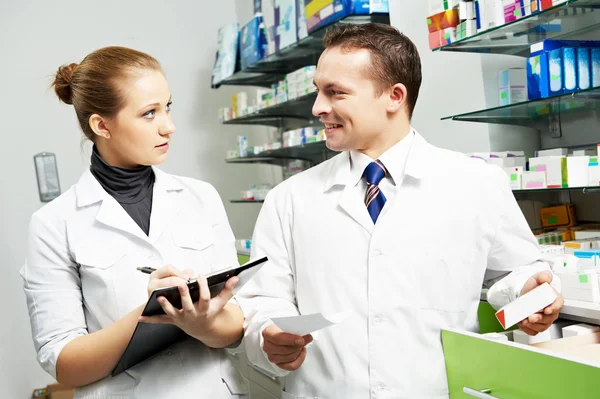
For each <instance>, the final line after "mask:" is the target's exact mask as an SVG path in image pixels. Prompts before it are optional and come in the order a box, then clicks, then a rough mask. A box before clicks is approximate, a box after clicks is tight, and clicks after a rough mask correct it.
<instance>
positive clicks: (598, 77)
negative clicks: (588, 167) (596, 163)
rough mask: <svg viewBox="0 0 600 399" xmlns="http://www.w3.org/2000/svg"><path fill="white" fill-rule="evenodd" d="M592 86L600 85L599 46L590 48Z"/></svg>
mask: <svg viewBox="0 0 600 399" xmlns="http://www.w3.org/2000/svg"><path fill="white" fill-rule="evenodd" d="M590 61H591V74H592V87H600V48H593V49H591V50H590ZM598 155H600V152H599V153H598Z"/></svg>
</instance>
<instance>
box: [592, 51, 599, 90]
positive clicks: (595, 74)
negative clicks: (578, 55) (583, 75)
mask: <svg viewBox="0 0 600 399" xmlns="http://www.w3.org/2000/svg"><path fill="white" fill-rule="evenodd" d="M590 63H591V71H590V72H591V76H592V87H600V48H593V49H590Z"/></svg>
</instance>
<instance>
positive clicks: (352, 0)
mask: <svg viewBox="0 0 600 399" xmlns="http://www.w3.org/2000/svg"><path fill="white" fill-rule="evenodd" d="M304 4H305V5H306V7H305V12H306V25H307V27H308V32H309V33H310V32H313V31H315V30H317V29H319V28H322V27H324V26H327V25H329V24H331V23H333V22H335V21H338V20H340V19H342V18H344V17H346V16H348V15H365V14H375V13H386V14H387V13H389V12H390V8H389V0H378V1H372V0H371V1H370V0H305V1H304Z"/></svg>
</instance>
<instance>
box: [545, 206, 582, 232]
mask: <svg viewBox="0 0 600 399" xmlns="http://www.w3.org/2000/svg"><path fill="white" fill-rule="evenodd" d="M540 217H541V218H542V226H543V227H573V226H575V225H576V224H577V218H576V217H575V207H574V206H573V205H559V206H551V207H547V208H542V209H541V211H540Z"/></svg>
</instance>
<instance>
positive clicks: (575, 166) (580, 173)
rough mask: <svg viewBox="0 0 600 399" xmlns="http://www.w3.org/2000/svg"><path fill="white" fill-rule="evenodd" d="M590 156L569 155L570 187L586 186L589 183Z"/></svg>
mask: <svg viewBox="0 0 600 399" xmlns="http://www.w3.org/2000/svg"><path fill="white" fill-rule="evenodd" d="M589 163H590V157H589V156H579V157H567V173H568V182H569V187H585V186H587V185H588V184H589V179H590V177H589V169H590V168H589V166H588V165H589Z"/></svg>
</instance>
